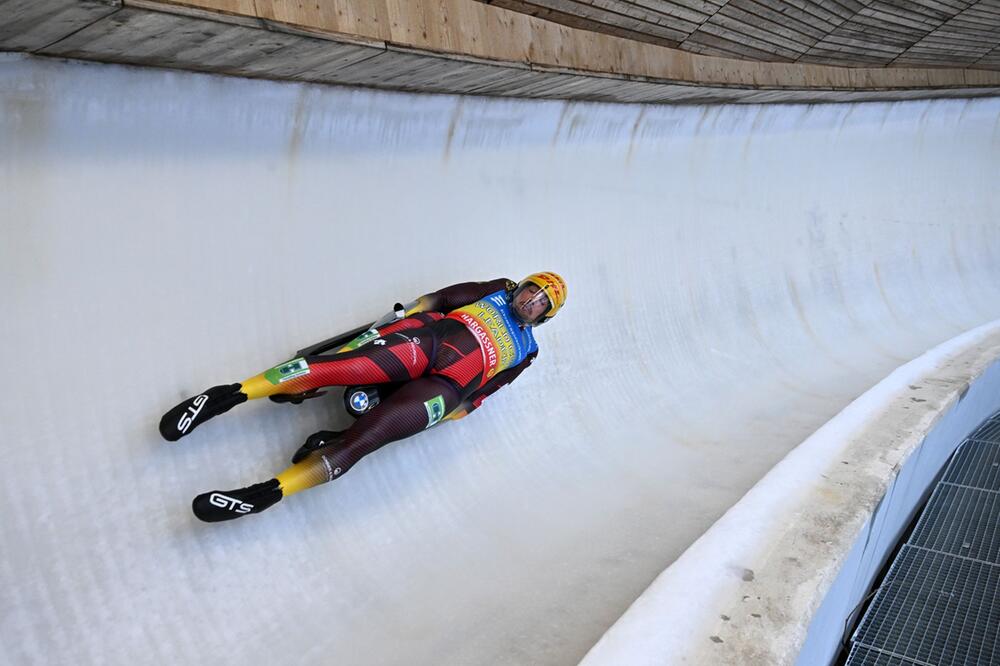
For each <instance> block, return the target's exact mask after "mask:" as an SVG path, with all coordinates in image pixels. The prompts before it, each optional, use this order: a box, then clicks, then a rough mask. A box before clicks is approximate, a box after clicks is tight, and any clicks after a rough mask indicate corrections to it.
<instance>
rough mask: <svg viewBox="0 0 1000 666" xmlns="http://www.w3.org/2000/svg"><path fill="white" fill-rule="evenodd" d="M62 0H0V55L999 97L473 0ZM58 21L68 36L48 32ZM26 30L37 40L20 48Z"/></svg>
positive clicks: (927, 75) (424, 85)
mask: <svg viewBox="0 0 1000 666" xmlns="http://www.w3.org/2000/svg"><path fill="white" fill-rule="evenodd" d="M696 1H697V0H691V2H692V3H694V2H696ZM67 3H70V4H77V5H81V3H79V2H77V0H31V1H30V2H28V3H26V2H25V0H0V16H13V17H14V19H15V22H16V24H17V25H19V26H21V31H20V32H19V31H15V30H7V31H6V32H0V35H3V34H7V35H8V36H7V37H6V38H4V37H2V36H0V49H10V48H16V49H20V50H27V51H31V52H34V53H38V54H41V55H52V56H63V57H74V58H85V59H93V60H102V61H109V62H123V63H135V64H142V65H153V66H162V67H174V68H183V69H192V70H199V71H210V72H219V73H226V74H235V75H240V76H255V77H266V78H276V79H292V80H299V81H315V82H323V83H342V84H351V85H365V86H372V87H379V88H389V89H401V90H412V91H424V92H445V93H471V94H486V95H505V96H527V97H540V98H549V99H581V100H599V101H621V102H672V103H678V102H772V101H785V102H792V101H810V102H823V101H857V100H862V99H871V100H874V99H880V100H887V99H914V98H921V97H932V96H933V97H949V96H950V97H954V96H977V95H995V94H998V93H1000V73H997V72H987V71H983V70H971V69H929V68H898V69H886V68H859V69H847V68H842V67H830V66H824V65H815V64H796V63H757V62H749V61H746V60H735V59H726V58H720V57H711V56H702V55H697V54H692V53H687V52H684V51H680V50H677V49H669V48H665V47H661V46H657V45H653V44H649V43H643V42H636V41H634V40H628V39H622V38H618V37H612V36H608V35H603V34H599V33H594V32H590V31H584V30H579V29H574V28H570V27H567V26H563V25H560V24H556V23H552V22H549V21H544V20H541V19H538V18H533V17H530V16H527V15H524V14H518V13H515V12H511V11H507V10H503V9H500V8H496V7H489V6H487V5H484V4H481V3H478V2H474V1H473V0H424V1H423V2H416V1H414V0H369V1H365V0H315V2H313V3H311V4H309V5H307V6H306V5H303V6H299V4H298V3H297V2H294V1H291V0H186V3H187V4H180V3H177V2H170V1H159V0H109V1H106V2H105V1H101V0H84V4H87V6H88V7H90V9H91V10H92V11H93V12H94V13H93V15H91V16H90V17H89V18H87V19H86V21H90V22H89V23H87V22H86V21H85V22H84V24H83V25H82V26H81V25H80V24H79V23H80V21H66V20H65V17H66V12H67V11H69V9H70V7H69V5H67ZM192 4H197V5H200V6H199V7H193V6H191V5H192ZM18 9H20V10H22V11H23V12H24V13H22V14H17V13H16V12H15V11H14V10H18ZM42 9H44V10H45V11H41V10H42ZM98 10H100V11H98ZM108 12H110V13H108ZM247 12H250V13H247ZM25 17H27V18H25ZM32 18H34V20H35V21H36V22H35V23H32V22H31V20H29V19H32ZM56 28H59V29H61V30H63V34H62V36H61V37H56V38H55V39H54V40H53V36H54V35H55V32H54V31H55V30H56ZM25 35H34V36H35V37H37V38H38V39H37V40H36V41H35V42H34V43H32V44H26V43H25V42H26V41H29V40H26V38H25Z"/></svg>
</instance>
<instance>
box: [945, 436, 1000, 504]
mask: <svg viewBox="0 0 1000 666" xmlns="http://www.w3.org/2000/svg"><path fill="white" fill-rule="evenodd" d="M941 482H942V483H953V484H956V485H960V486H971V487H973V488H984V489H986V490H993V491H996V492H1000V444H994V443H992V442H986V441H969V442H966V443H965V444H963V445H962V448H960V449H959V450H958V452H957V453H956V454H955V458H954V460H952V462H951V464H950V465H948V471H947V472H945V475H944V478H943V479H942V480H941Z"/></svg>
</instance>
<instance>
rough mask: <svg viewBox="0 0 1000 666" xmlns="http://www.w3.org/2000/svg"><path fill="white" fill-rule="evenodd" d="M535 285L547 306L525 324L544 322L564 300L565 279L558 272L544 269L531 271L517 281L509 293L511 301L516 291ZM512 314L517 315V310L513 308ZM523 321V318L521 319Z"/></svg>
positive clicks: (556, 310)
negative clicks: (510, 293) (512, 291)
mask: <svg viewBox="0 0 1000 666" xmlns="http://www.w3.org/2000/svg"><path fill="white" fill-rule="evenodd" d="M532 284H533V285H535V286H536V287H538V289H539V291H538V293H539V294H544V295H545V297H546V298H547V299H548V301H549V304H548V308H547V309H546V310H545V311H544V312H543V313H542V314H541V315H540V316H539V317H537V318H536V319H535V320H533V321H525V322H523V323H525V324H531V325H535V326H537V325H539V324H544V323H545V322H547V321H548V320H549V319H552V318H553V317H554V316H556V313H557V312H559V309H560V308H561V307H562V306H563V303H565V302H566V281H565V280H563V279H562V278H561V277H560V276H559V275H558V274H556V273H552V272H550V271H546V272H543V273H532V274H531V275H529V276H528V277H526V278H524V279H523V280H521V281H520V282H518V283H517V288H516V289H514V293H513V294H512V295H511V301H512V302H513V300H514V298H516V297H517V294H518V292H520V291H522V290H524V289H525V288H526V287H527V286H528V285H532ZM514 314H515V315H516V316H519V314H518V312H517V310H516V309H515V310H514ZM522 321H523V320H522Z"/></svg>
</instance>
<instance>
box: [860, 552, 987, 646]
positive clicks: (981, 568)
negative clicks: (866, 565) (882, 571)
mask: <svg viewBox="0 0 1000 666" xmlns="http://www.w3.org/2000/svg"><path fill="white" fill-rule="evenodd" d="M998 595H1000V566H996V565H992V564H985V563H983V562H979V561H977V560H970V559H965V558H960V557H954V556H952V555H947V554H945V553H938V552H934V551H930V550H924V549H922V548H917V547H914V546H910V545H906V546H903V550H902V551H901V552H900V554H899V557H898V558H897V559H896V561H895V562H894V563H893V565H892V568H891V569H890V571H889V575H888V576H887V577H886V579H885V582H884V583H883V584H882V588H881V590H880V591H879V593H878V594H877V595H876V597H875V601H874V602H873V603H872V605H871V607H869V609H868V612H867V613H865V618H864V619H863V620H862V622H861V626H860V627H859V628H858V631H857V632H856V633H855V635H854V642H855V643H856V644H860V645H864V646H867V647H870V648H874V649H877V650H879V651H881V652H885V653H888V654H892V655H896V656H898V657H905V658H906V659H909V660H911V661H914V662H916V663H919V664H934V665H935V666H951V665H953V664H954V665H956V666H957V665H964V666H989V665H990V664H994V663H996V662H995V661H994V660H993V658H994V656H997V657H1000V652H998V648H1000V645H998V632H1000V599H998ZM848 663H850V662H848Z"/></svg>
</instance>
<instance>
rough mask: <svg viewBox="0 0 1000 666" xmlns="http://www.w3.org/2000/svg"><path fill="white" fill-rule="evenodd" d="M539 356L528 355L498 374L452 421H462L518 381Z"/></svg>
mask: <svg viewBox="0 0 1000 666" xmlns="http://www.w3.org/2000/svg"><path fill="white" fill-rule="evenodd" d="M536 356H538V352H537V351H535V352H532V353H530V354H528V357H527V358H525V359H524V360H523V361H521V362H520V363H518V364H517V365H515V366H514V367H513V368H507V369H506V370H504V371H503V372H501V373H498V374H497V375H496V376H495V377H493V379H491V380H490V381H488V382H486V384H485V385H484V386H483V387H482V388H479V389H477V390H476V391H474V392H473V393H472V395H470V396H469V397H468V398H466V399H465V401H464V402H463V403H462V404H461V405H460V406H459V407H458V408H457V409H456V410H455V411H454V412H452V413H451V414H449V415H448V418H449V419H451V420H453V421H454V420H456V419H460V418H462V417H463V416H468V415H469V414H471V413H472V412H474V411H476V410H477V409H478V408H479V406H480V405H482V404H483V401H484V400H486V398H488V397H490V396H491V395H493V394H494V393H496V392H497V391H499V390H500V389H502V388H503V387H504V386H506V385H507V384H510V383H511V382H512V381H514V380H515V379H517V377H518V375H520V374H521V373H522V372H524V369H525V368H527V367H528V366H529V365H531V362H532V361H534V360H535V357H536Z"/></svg>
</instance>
